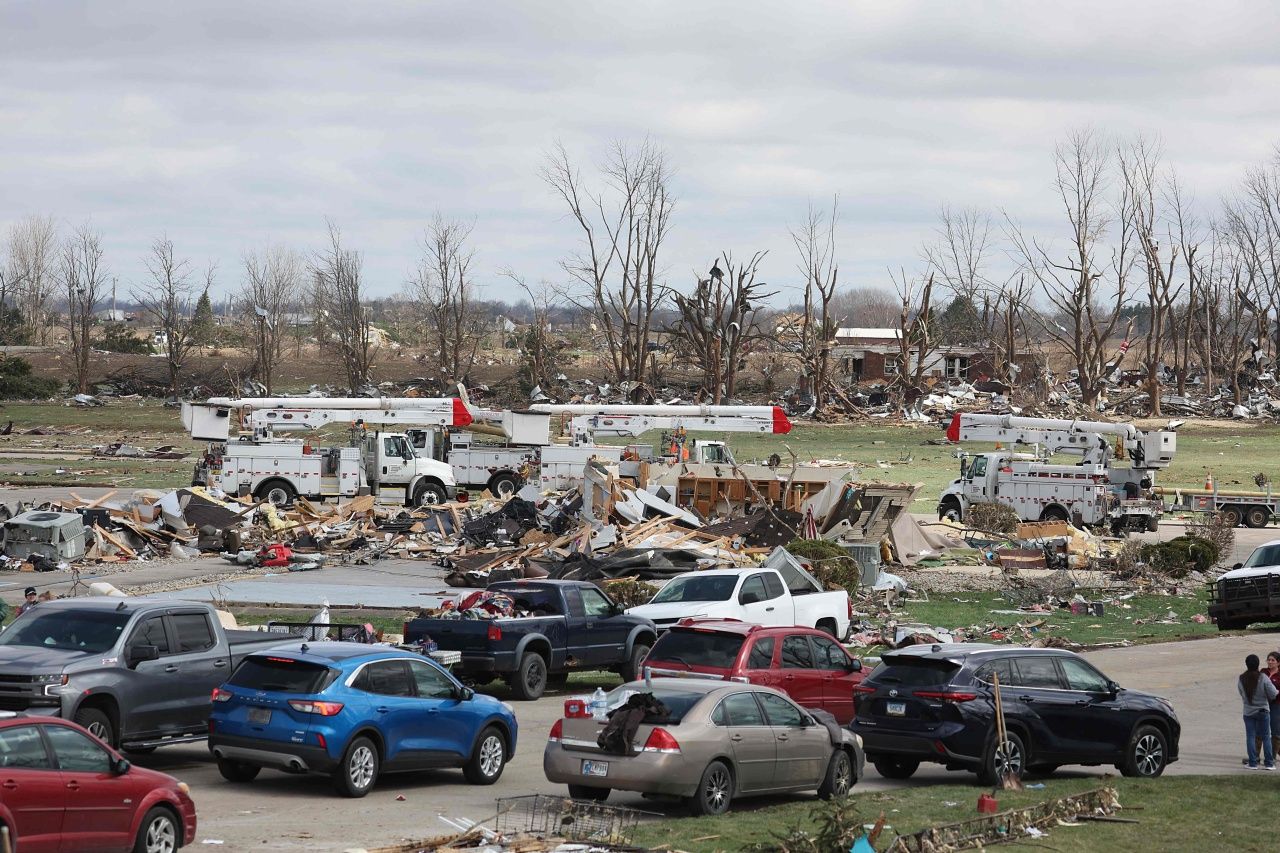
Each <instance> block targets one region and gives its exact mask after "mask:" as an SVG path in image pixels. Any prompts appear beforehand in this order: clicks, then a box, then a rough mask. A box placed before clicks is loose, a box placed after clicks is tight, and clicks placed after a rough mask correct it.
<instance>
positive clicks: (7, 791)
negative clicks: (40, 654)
mask: <svg viewBox="0 0 1280 853" xmlns="http://www.w3.org/2000/svg"><path fill="white" fill-rule="evenodd" d="M0 826H3V827H4V828H5V829H7V830H8V832H9V837H10V839H11V842H10V843H12V844H14V845H15V849H16V850H18V851H21V853H59V851H68V850H74V851H77V853H79V851H86V853H88V851H96V853H108V851H110V853H125V851H142V853H172V851H174V850H176V849H177V848H179V847H182V846H183V845H186V844H190V843H191V842H192V841H194V840H195V835H196V806H195V803H193V802H192V801H191V796H190V794H189V792H188V788H187V785H186V783H185V782H179V781H178V780H177V779H174V778H173V777H172V776H166V775H165V774H163V773H157V772H156V771H154V770H146V769H143V768H141V767H134V766H132V765H130V764H129V762H128V761H126V760H125V759H124V758H122V757H121V756H120V754H119V753H117V752H116V751H115V750H113V749H111V748H109V747H107V746H106V745H105V744H103V743H102V741H100V740H98V739H97V738H95V737H94V736H93V735H91V734H89V732H87V731H86V730H85V729H83V728H81V727H80V726H78V725H76V724H75V723H72V722H68V721H66V720H60V719H57V718H54V717H34V716H27V715H25V714H17V713H13V712H8V711H5V712H0Z"/></svg>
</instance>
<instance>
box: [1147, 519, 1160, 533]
mask: <svg viewBox="0 0 1280 853" xmlns="http://www.w3.org/2000/svg"><path fill="white" fill-rule="evenodd" d="M1147 532H1148V533H1158V532H1160V516H1158V515H1152V516H1148V517H1147Z"/></svg>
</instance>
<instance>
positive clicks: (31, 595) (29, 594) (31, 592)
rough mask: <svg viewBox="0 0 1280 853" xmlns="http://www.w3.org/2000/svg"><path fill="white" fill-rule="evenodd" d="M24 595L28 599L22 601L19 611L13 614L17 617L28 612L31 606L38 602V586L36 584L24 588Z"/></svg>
mask: <svg viewBox="0 0 1280 853" xmlns="http://www.w3.org/2000/svg"><path fill="white" fill-rule="evenodd" d="M22 595H23V597H24V598H25V599H26V601H24V602H22V605H21V606H20V607H19V608H18V612H17V613H15V614H13V615H14V618H15V619H16V618H17V617H19V616H21V615H22V614H23V613H26V612H27V611H28V610H30V609H31V608H33V607H35V606H36V604H37V601H36V588H35V587H34V586H29V587H27V588H26V589H24V590H23V591H22Z"/></svg>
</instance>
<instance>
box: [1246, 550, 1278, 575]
mask: <svg viewBox="0 0 1280 853" xmlns="http://www.w3.org/2000/svg"><path fill="white" fill-rule="evenodd" d="M1261 566H1280V544H1278V545H1263V546H1262V547H1261V548H1257V549H1255V550H1254V552H1253V553H1252V554H1250V555H1249V559H1247V560H1245V561H1244V567H1245V568H1246V569H1254V568H1259V567H1261Z"/></svg>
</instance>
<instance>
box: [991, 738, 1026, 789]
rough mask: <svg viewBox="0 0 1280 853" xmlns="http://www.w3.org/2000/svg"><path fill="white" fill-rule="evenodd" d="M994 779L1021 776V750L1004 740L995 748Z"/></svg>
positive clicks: (1014, 744) (1016, 745) (1011, 742)
mask: <svg viewBox="0 0 1280 853" xmlns="http://www.w3.org/2000/svg"><path fill="white" fill-rule="evenodd" d="M995 758H996V760H995V765H996V778H997V779H1000V778H1003V777H1005V776H1021V775H1022V750H1021V749H1020V748H1019V747H1018V744H1016V743H1014V742H1013V741H1011V740H1006V741H1005V742H1004V743H1002V744H1000V746H999V747H997V748H996V756H995Z"/></svg>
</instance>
